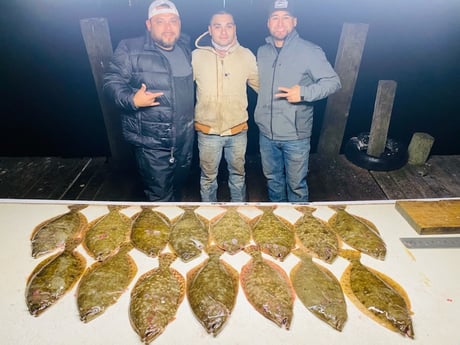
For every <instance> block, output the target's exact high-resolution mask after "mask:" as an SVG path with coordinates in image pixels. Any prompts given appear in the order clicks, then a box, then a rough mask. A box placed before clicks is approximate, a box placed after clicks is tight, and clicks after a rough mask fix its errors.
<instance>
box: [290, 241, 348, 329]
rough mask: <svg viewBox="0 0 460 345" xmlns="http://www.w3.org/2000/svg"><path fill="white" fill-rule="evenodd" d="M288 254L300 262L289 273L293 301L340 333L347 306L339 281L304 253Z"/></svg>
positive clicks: (294, 252)
mask: <svg viewBox="0 0 460 345" xmlns="http://www.w3.org/2000/svg"><path fill="white" fill-rule="evenodd" d="M292 253H293V254H294V255H296V256H297V257H299V258H300V262H299V263H297V264H296V265H295V266H294V267H293V268H292V269H291V272H290V278H291V282H292V286H293V287H294V290H295V292H296V295H297V297H298V298H299V299H300V301H301V302H302V303H303V305H304V306H305V307H306V308H307V309H308V310H309V311H310V312H312V313H313V314H314V315H315V316H317V317H318V318H319V319H321V320H323V321H325V322H326V323H327V324H329V325H330V326H331V327H333V328H334V329H336V330H338V331H342V329H343V326H344V324H345V322H346V320H347V305H346V302H345V297H344V294H343V291H342V287H341V286H340V283H339V281H338V280H337V278H336V277H335V276H334V275H333V274H332V273H331V272H330V271H329V270H328V269H327V268H325V267H323V266H320V265H318V264H316V263H314V262H313V260H312V257H311V256H310V255H308V254H307V253H306V252H305V251H303V250H301V249H294V250H293V251H292Z"/></svg>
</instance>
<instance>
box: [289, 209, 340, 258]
mask: <svg viewBox="0 0 460 345" xmlns="http://www.w3.org/2000/svg"><path fill="white" fill-rule="evenodd" d="M296 209H297V210H298V211H300V212H302V213H303V216H302V217H300V218H299V219H298V220H297V222H296V223H295V224H294V232H295V234H296V236H297V238H298V240H299V242H300V244H301V245H302V246H303V247H305V249H306V250H307V251H308V252H309V253H310V254H312V255H313V256H315V257H317V258H319V259H321V260H323V261H325V262H327V263H332V262H333V261H334V260H335V258H336V257H337V252H338V249H339V241H338V238H337V234H336V233H335V232H334V231H333V230H332V229H331V228H330V227H329V225H328V224H327V223H326V222H324V221H322V220H320V219H318V218H316V217H314V216H313V214H312V213H313V211H315V208H312V207H308V206H302V207H296Z"/></svg>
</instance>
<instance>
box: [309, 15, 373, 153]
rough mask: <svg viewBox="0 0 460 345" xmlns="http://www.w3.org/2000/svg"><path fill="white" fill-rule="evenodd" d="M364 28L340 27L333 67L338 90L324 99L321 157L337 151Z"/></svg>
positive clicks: (346, 117)
mask: <svg viewBox="0 0 460 345" xmlns="http://www.w3.org/2000/svg"><path fill="white" fill-rule="evenodd" d="M368 28H369V24H363V23H345V24H344V25H343V28H342V34H341V36H340V42H339V47H338V50H337V56H336V59H335V65H334V68H335V71H336V72H337V74H338V75H339V77H340V82H341V83H342V88H341V89H340V90H339V91H337V92H336V93H334V94H333V95H331V96H329V98H328V99H327V104H326V110H325V113H324V119H323V125H322V128H321V134H320V138H319V142H318V150H317V151H318V153H320V154H322V155H326V156H334V155H338V154H339V152H340V147H341V146H342V141H343V135H344V133H345V127H346V124H347V120H348V113H349V111H350V105H351V99H352V97H353V91H354V89H355V85H356V79H357V78H358V72H359V66H360V64H361V57H362V55H363V50H364V44H365V42H366V37H367V31H368Z"/></svg>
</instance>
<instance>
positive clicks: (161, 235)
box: [131, 207, 170, 257]
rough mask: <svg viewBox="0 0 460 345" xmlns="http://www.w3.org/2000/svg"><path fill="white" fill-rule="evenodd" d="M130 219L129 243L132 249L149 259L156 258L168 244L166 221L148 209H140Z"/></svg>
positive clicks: (168, 225)
mask: <svg viewBox="0 0 460 345" xmlns="http://www.w3.org/2000/svg"><path fill="white" fill-rule="evenodd" d="M132 218H133V219H134V221H133V225H132V229H131V243H132V244H133V246H134V248H136V249H138V250H140V251H141V252H143V253H145V254H146V255H148V256H150V257H157V256H158V254H159V253H160V252H161V251H162V250H163V249H164V248H165V247H166V245H167V243H168V238H169V232H170V224H169V222H168V220H166V219H165V217H164V216H162V215H161V214H160V213H159V212H157V211H155V210H152V209H151V208H150V207H142V211H140V212H138V213H136V214H135V215H134V216H133V217H132Z"/></svg>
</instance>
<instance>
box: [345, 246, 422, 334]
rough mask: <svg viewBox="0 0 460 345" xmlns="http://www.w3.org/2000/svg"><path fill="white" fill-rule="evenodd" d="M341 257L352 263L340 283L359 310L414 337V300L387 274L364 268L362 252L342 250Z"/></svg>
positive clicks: (387, 325) (393, 328)
mask: <svg viewBox="0 0 460 345" xmlns="http://www.w3.org/2000/svg"><path fill="white" fill-rule="evenodd" d="M339 255H340V256H342V257H344V258H346V259H348V260H349V261H350V264H349V266H348V267H347V268H346V269H345V271H344V272H343V274H342V277H341V278H340V283H341V284H342V287H343V289H344V292H345V294H346V295H347V296H348V297H349V298H350V300H351V301H352V302H353V303H354V304H355V305H356V306H357V307H358V309H360V310H361V311H362V312H363V313H364V314H366V315H367V316H369V317H370V318H372V319H373V320H375V321H377V322H378V323H379V324H381V325H382V326H384V327H386V328H388V329H390V330H392V331H395V332H399V333H400V334H402V335H405V336H408V337H409V338H414V329H413V327H412V320H411V314H412V311H411V310H410V301H409V297H408V296H407V293H406V292H405V291H404V289H403V288H402V287H401V286H400V285H399V284H398V283H396V282H395V281H393V280H392V279H391V278H389V277H387V276H386V275H384V274H383V273H381V272H378V271H376V270H374V269H372V268H370V267H366V266H364V265H363V264H362V263H361V262H360V257H361V253H360V252H358V251H354V250H341V251H340V253H339Z"/></svg>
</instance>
